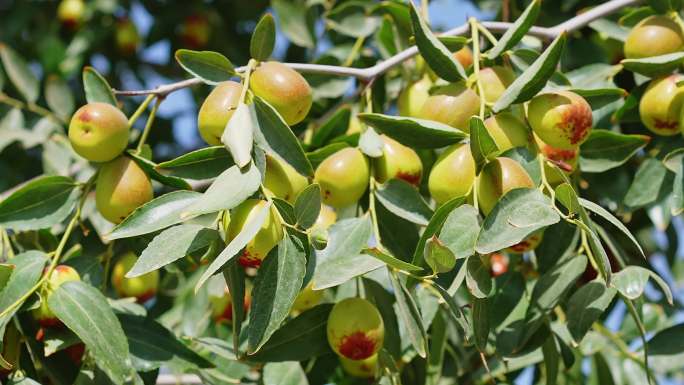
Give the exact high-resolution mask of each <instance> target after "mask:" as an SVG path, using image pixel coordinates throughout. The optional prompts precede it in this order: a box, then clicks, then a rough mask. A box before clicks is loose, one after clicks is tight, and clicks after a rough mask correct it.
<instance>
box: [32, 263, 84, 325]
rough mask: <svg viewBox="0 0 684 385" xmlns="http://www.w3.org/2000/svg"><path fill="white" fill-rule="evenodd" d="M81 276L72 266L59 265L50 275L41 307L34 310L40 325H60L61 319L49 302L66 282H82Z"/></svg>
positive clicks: (42, 293) (34, 315)
mask: <svg viewBox="0 0 684 385" xmlns="http://www.w3.org/2000/svg"><path fill="white" fill-rule="evenodd" d="M80 280H81V276H80V275H78V272H77V271H76V270H75V269H74V268H73V267H71V266H67V265H58V266H56V267H55V269H54V270H53V271H52V273H50V277H49V278H48V280H47V286H45V289H44V290H43V291H41V296H42V297H41V300H40V306H39V307H38V308H37V309H35V310H33V317H34V318H35V319H36V320H37V321H38V323H39V324H40V325H41V326H43V327H51V326H56V325H59V324H60V321H59V319H57V317H56V316H55V314H54V313H53V312H52V310H50V308H49V307H48V300H49V299H50V296H52V293H54V292H55V290H57V288H58V287H60V286H61V285H62V284H64V283H66V282H73V281H80Z"/></svg>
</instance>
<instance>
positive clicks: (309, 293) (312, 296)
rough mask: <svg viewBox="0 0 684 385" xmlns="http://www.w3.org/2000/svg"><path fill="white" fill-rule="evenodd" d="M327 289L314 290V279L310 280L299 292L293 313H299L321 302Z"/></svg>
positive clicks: (293, 306) (293, 305)
mask: <svg viewBox="0 0 684 385" xmlns="http://www.w3.org/2000/svg"><path fill="white" fill-rule="evenodd" d="M324 292H325V290H314V289H313V281H311V282H309V283H308V284H307V285H306V286H305V287H304V288H303V289H302V291H300V292H299V294H297V298H295V301H294V303H293V304H292V310H291V311H290V313H291V314H292V315H297V314H299V313H301V312H303V311H306V310H309V309H311V308H312V307H314V306H316V305H318V304H319V303H321V300H322V299H323V294H324Z"/></svg>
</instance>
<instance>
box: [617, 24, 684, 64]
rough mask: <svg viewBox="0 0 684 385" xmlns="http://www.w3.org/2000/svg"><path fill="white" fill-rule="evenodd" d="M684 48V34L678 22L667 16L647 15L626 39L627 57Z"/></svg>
mask: <svg viewBox="0 0 684 385" xmlns="http://www.w3.org/2000/svg"><path fill="white" fill-rule="evenodd" d="M682 50H684V36H683V35H682V30H681V28H679V26H678V25H677V23H676V22H675V21H674V20H672V19H671V18H669V17H667V16H662V15H655V16H650V17H647V18H646V19H644V20H642V21H641V22H639V24H637V25H636V26H635V27H634V28H632V30H631V31H630V32H629V35H627V39H626V40H625V46H624V51H625V57H626V58H627V59H640V58H645V57H651V56H660V55H666V54H669V53H675V52H680V51H682Z"/></svg>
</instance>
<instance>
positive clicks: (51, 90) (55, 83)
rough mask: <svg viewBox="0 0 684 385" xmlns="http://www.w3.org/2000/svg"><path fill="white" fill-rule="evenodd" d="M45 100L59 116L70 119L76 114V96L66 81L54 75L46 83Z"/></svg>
mask: <svg viewBox="0 0 684 385" xmlns="http://www.w3.org/2000/svg"><path fill="white" fill-rule="evenodd" d="M45 100H46V101H47V104H48V106H49V107H50V109H52V111H54V112H55V114H57V116H59V117H61V118H63V119H68V118H69V117H70V116H71V113H73V112H74V96H73V94H72V93H71V88H69V85H68V84H67V82H66V81H64V79H62V78H60V77H58V76H55V75H52V76H49V77H48V78H47V82H46V83H45Z"/></svg>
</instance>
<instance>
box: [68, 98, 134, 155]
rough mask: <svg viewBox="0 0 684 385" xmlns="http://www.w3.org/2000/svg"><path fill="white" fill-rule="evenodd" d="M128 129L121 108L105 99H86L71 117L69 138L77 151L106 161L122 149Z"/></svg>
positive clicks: (123, 148)
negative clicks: (103, 101) (104, 101)
mask: <svg viewBox="0 0 684 385" xmlns="http://www.w3.org/2000/svg"><path fill="white" fill-rule="evenodd" d="M129 131H130V129H129V125H128V119H127V118H126V115H124V113H123V112H121V110H119V109H118V108H116V107H114V106H112V105H111V104H107V103H97V102H96V103H88V104H86V105H84V106H82V107H81V108H79V109H78V110H76V112H75V113H74V115H73V116H72V117H71V122H70V123H69V141H70V142H71V147H73V149H74V151H76V153H77V154H78V155H80V156H82V157H84V158H86V159H88V160H90V161H93V162H108V161H110V160H112V159H114V158H116V157H117V156H119V155H120V154H121V153H122V152H123V151H124V150H125V149H126V146H127V145H128V134H129Z"/></svg>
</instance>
